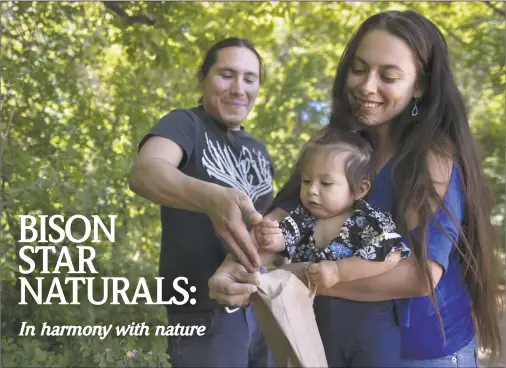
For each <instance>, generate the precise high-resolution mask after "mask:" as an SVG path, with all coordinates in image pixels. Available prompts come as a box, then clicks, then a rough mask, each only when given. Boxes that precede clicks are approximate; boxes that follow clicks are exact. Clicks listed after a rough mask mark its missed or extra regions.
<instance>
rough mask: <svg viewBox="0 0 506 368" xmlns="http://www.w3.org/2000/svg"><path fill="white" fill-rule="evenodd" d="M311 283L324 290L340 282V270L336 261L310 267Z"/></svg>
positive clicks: (314, 264) (322, 262)
mask: <svg viewBox="0 0 506 368" xmlns="http://www.w3.org/2000/svg"><path fill="white" fill-rule="evenodd" d="M308 272H309V279H310V280H311V283H312V284H314V285H316V286H319V287H324V288H330V287H332V286H334V285H335V284H337V283H338V282H339V268H338V267H337V262H336V261H321V262H320V263H313V264H311V265H309V267H308Z"/></svg>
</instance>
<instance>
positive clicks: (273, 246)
mask: <svg viewBox="0 0 506 368" xmlns="http://www.w3.org/2000/svg"><path fill="white" fill-rule="evenodd" d="M254 233H255V238H256V241H257V244H258V247H259V248H261V249H265V250H268V251H271V252H281V251H282V250H283V249H285V239H284V238H283V233H282V232H281V229H280V228H279V224H278V222H277V221H271V220H269V219H266V218H264V219H263V220H262V222H260V223H259V224H258V225H257V226H255V228H254Z"/></svg>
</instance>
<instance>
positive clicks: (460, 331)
mask: <svg viewBox="0 0 506 368" xmlns="http://www.w3.org/2000/svg"><path fill="white" fill-rule="evenodd" d="M391 162H392V160H390V161H389V162H388V163H387V164H386V165H385V167H383V169H382V170H381V171H380V172H379V174H378V175H377V177H376V179H375V181H374V185H373V187H372V189H371V191H370V192H369V195H368V198H367V200H368V201H369V203H371V204H372V205H373V206H376V207H379V208H382V209H384V210H388V211H390V212H391V213H392V214H393V215H394V218H395V212H396V208H395V206H394V198H393V197H394V196H393V185H392V179H391V177H392V175H391V174H392V166H391ZM444 204H445V205H446V207H447V208H448V210H449V211H450V213H451V214H452V215H453V217H454V218H455V221H456V222H457V223H458V224H457V225H455V224H454V222H453V221H452V218H451V217H450V216H448V215H447V214H446V213H445V211H444V210H443V209H441V208H439V209H438V210H437V211H436V213H435V217H436V219H437V220H438V221H439V222H440V224H441V226H442V228H443V229H444V230H445V231H446V232H447V233H448V235H450V237H451V238H452V239H453V240H454V242H457V241H458V238H459V227H460V224H461V223H462V220H463V218H464V211H465V208H464V207H465V206H464V195H463V192H462V185H461V177H460V173H459V171H458V169H457V167H456V166H455V165H454V166H453V169H452V174H451V179H450V183H449V186H448V190H447V192H446V195H445V197H444ZM416 234H417V229H415V230H413V235H414V236H416ZM427 239H428V242H429V244H428V256H429V258H430V259H431V260H432V261H433V262H436V263H438V264H440V265H441V266H442V267H443V275H442V277H441V279H440V281H439V283H438V284H437V286H436V289H435V294H436V301H437V304H438V307H439V312H440V313H441V318H442V321H443V327H444V332H445V338H446V343H445V341H444V339H443V334H442V333H441V328H440V322H439V318H438V315H437V313H436V309H435V307H434V306H433V305H432V301H431V299H430V297H428V296H426V297H414V298H409V299H398V300H395V304H396V308H397V313H398V317H399V322H400V324H401V329H402V340H401V342H402V357H403V358H404V359H435V358H439V357H443V356H446V355H450V354H453V353H455V352H456V351H457V350H459V349H461V348H462V347H464V346H465V345H467V344H468V343H469V342H470V341H471V340H472V339H473V337H474V335H475V329H474V323H473V319H472V312H471V298H470V295H469V292H468V288H467V284H466V283H465V282H464V277H463V275H464V270H463V267H462V264H461V263H460V255H459V253H458V250H457V249H456V248H455V246H454V245H453V244H452V241H451V240H450V239H449V238H448V237H447V235H446V234H445V233H444V232H443V230H441V229H440V228H439V227H438V226H437V224H436V222H435V221H434V220H431V221H430V222H429V233H428V237H427ZM406 243H407V241H406Z"/></svg>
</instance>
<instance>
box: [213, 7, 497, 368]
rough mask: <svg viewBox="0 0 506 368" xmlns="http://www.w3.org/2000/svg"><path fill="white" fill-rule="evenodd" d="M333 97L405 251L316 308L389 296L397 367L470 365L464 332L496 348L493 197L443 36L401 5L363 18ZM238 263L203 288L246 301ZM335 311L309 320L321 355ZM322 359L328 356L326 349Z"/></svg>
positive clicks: (291, 187)
mask: <svg viewBox="0 0 506 368" xmlns="http://www.w3.org/2000/svg"><path fill="white" fill-rule="evenodd" d="M332 100H333V104H332V114H331V116H330V123H329V125H330V126H335V127H339V128H345V129H350V130H352V129H358V130H359V131H360V132H361V134H364V135H367V136H368V137H369V138H370V139H371V140H372V141H373V142H374V148H375V151H376V153H377V155H378V162H379V163H378V166H377V173H378V176H377V179H376V180H375V182H374V184H373V188H372V190H371V192H370V194H369V195H368V197H367V200H368V201H369V202H370V203H371V204H372V205H374V206H376V207H379V208H382V209H384V210H389V211H391V212H392V213H393V214H394V217H395V220H396V223H397V225H398V228H399V230H400V231H401V232H402V233H403V234H404V236H405V240H406V242H407V243H408V244H409V246H410V248H411V249H412V251H413V257H410V258H411V259H409V260H405V261H402V262H400V263H399V265H398V266H396V267H395V268H394V269H393V270H392V271H390V272H388V273H385V274H383V275H380V276H377V277H374V278H369V279H364V280H357V281H353V282H348V283H338V284H337V285H336V286H334V287H332V288H331V289H320V290H319V294H321V295H323V296H322V297H321V298H319V300H318V301H315V313H316V314H317V317H318V314H319V313H323V311H325V310H326V311H327V312H328V310H329V309H332V300H336V299H335V298H334V299H332V298H329V296H332V297H338V298H342V299H347V300H350V301H356V302H367V301H382V300H395V301H394V303H395V310H396V312H397V316H398V320H399V324H400V326H401V330H402V335H401V340H402V358H403V366H405V367H429V366H430V367H436V366H438V367H446V366H448V367H456V366H463V367H464V366H465V367H470V366H477V359H476V343H475V331H476V332H477V335H478V337H479V343H480V345H481V346H482V347H484V348H486V349H489V350H490V351H491V354H492V357H497V356H498V354H499V352H500V346H501V341H500V332H499V327H498V320H499V312H498V305H497V299H496V287H497V283H498V279H499V278H498V276H499V273H498V270H499V267H498V264H497V254H496V252H497V251H498V249H499V243H498V239H497V236H496V232H495V231H494V228H493V226H492V224H491V221H490V217H491V212H492V208H493V198H492V196H491V192H490V190H489V188H488V185H487V182H486V179H485V177H484V175H483V170H482V167H481V164H480V159H479V155H478V153H477V149H476V145H475V142H474V140H473V138H472V136H471V131H470V128H469V123H468V118H467V114H466V110H465V106H464V103H463V100H462V97H461V95H460V93H459V91H458V88H457V85H456V83H455V79H454V76H453V74H452V72H451V69H450V62H449V56H448V49H447V44H446V41H445V39H444V36H443V35H442V34H441V32H440V31H439V30H438V29H437V27H436V26H435V25H434V24H433V23H432V22H430V21H429V20H428V19H426V18H425V17H423V16H421V15H420V14H417V13H415V12H412V11H404V12H396V11H392V12H385V13H380V14H376V15H374V16H372V17H371V18H369V19H367V20H366V21H365V22H364V23H363V24H362V25H361V26H360V27H359V29H358V31H357V32H356V34H355V35H354V36H353V38H352V39H351V40H350V42H349V44H348V45H347V47H346V49H345V52H344V54H343V57H342V59H341V61H340V64H339V67H338V70H337V75H336V78H335V81H334V86H333V90H332ZM349 117H351V118H352V119H349ZM355 121H358V122H355ZM299 185H300V183H299V178H298V176H297V170H295V171H294V175H293V176H292V178H291V179H290V180H289V182H288V183H287V185H285V187H284V188H283V189H282V190H281V191H280V193H279V194H278V196H277V197H276V199H275V201H274V203H273V206H272V208H273V210H272V211H271V213H270V214H269V218H271V219H281V218H283V217H284V216H286V214H287V211H288V210H290V209H292V208H293V207H294V206H295V205H296V202H295V201H293V200H291V198H296V197H297V192H298V188H299ZM242 271H243V270H242V269H241V267H240V266H239V265H237V264H234V262H233V261H226V262H225V263H224V264H223V266H222V268H220V269H219V270H218V271H217V273H216V274H215V275H216V276H214V277H213V278H212V279H211V280H210V281H209V284H210V289H211V296H212V297H214V298H215V299H217V300H218V301H220V302H222V303H232V304H243V303H247V295H248V293H247V292H246V288H245V285H240V284H239V283H240V282H242V280H243V279H244V277H245V276H244V274H243V272H242ZM357 305H359V303H357ZM378 317H379V316H378ZM343 320H344V319H341V321H340V320H339V318H338V317H336V321H335V323H326V324H323V325H320V329H321V330H320V332H321V334H322V340H323V341H324V344H325V345H326V353H327V355H329V354H330V355H331V354H332V351H331V350H332V349H331V345H332V339H333V336H334V335H335V334H336V333H343V332H344V333H346V328H343V326H344V324H343ZM350 328H352V326H350ZM372 343H374V342H372ZM327 359H328V360H329V364H330V365H332V357H331V356H330V357H329V356H328V357H327ZM350 364H353V363H350Z"/></svg>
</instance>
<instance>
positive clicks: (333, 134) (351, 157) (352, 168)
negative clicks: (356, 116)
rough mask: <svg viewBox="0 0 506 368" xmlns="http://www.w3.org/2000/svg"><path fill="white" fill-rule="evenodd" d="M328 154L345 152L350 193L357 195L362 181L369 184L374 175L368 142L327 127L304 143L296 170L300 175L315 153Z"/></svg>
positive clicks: (358, 136) (371, 154)
mask: <svg viewBox="0 0 506 368" xmlns="http://www.w3.org/2000/svg"><path fill="white" fill-rule="evenodd" d="M322 151H325V152H327V153H329V154H335V153H340V152H346V153H348V155H346V162H345V173H346V179H347V180H348V183H349V185H350V189H351V192H352V193H353V194H357V193H358V192H359V189H360V184H361V183H362V181H363V180H367V181H369V182H370V183H372V181H373V180H374V177H375V175H376V165H375V160H374V152H373V149H372V146H371V144H370V142H368V141H367V140H366V139H365V138H364V137H363V136H361V135H360V133H358V132H350V131H346V130H342V129H338V128H331V127H329V126H327V127H325V128H323V129H321V130H319V131H318V132H316V134H314V135H313V136H312V137H311V139H310V140H309V141H307V142H306V144H305V145H304V147H303V148H302V150H301V153H300V155H299V159H298V160H297V164H296V166H297V168H298V169H299V170H300V171H299V172H300V173H302V171H303V170H304V165H306V164H307V162H308V161H309V159H310V158H311V157H312V156H314V155H315V154H316V153H320V152H322Z"/></svg>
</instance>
